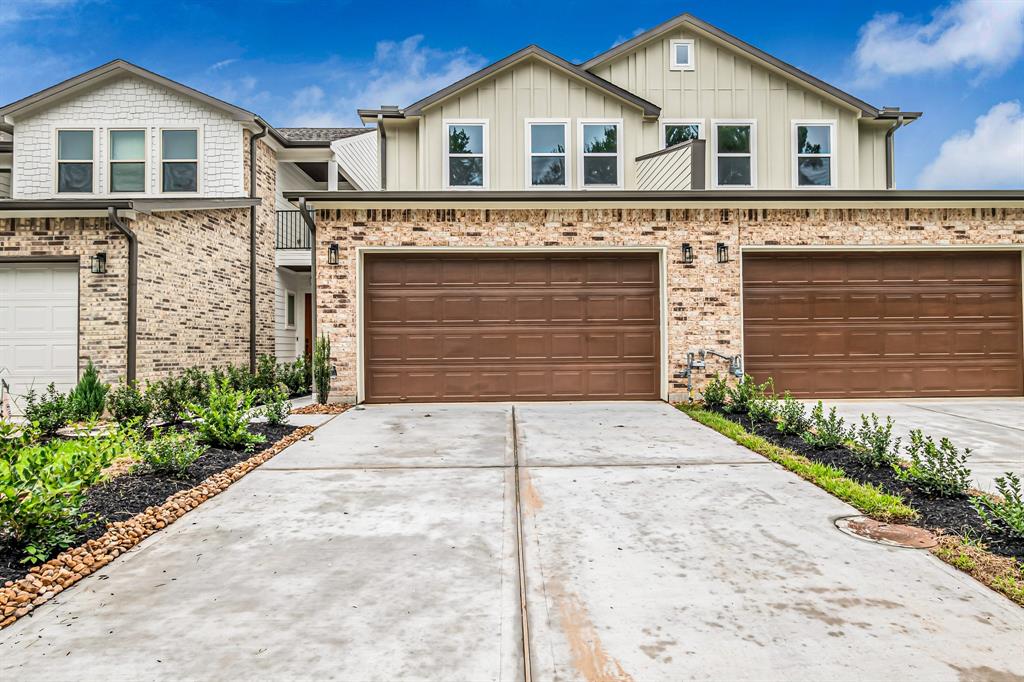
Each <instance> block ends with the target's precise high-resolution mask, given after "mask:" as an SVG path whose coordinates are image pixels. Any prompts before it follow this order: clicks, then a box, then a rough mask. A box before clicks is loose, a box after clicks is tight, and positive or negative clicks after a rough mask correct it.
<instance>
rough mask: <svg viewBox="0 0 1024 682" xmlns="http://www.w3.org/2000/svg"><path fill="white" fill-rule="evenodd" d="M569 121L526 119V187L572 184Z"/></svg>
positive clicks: (545, 187)
mask: <svg viewBox="0 0 1024 682" xmlns="http://www.w3.org/2000/svg"><path fill="white" fill-rule="evenodd" d="M568 149H569V120H568V119H555V118H534V119H527V120H526V186H527V187H531V188H536V189H565V188H566V187H568V186H569V153H568Z"/></svg>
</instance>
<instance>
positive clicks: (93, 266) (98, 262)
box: [89, 253, 107, 275]
mask: <svg viewBox="0 0 1024 682" xmlns="http://www.w3.org/2000/svg"><path fill="white" fill-rule="evenodd" d="M89 272H91V273H92V274H94V275H105V274H107V254H105V253H97V254H96V255H95V256H93V257H92V258H90V259H89Z"/></svg>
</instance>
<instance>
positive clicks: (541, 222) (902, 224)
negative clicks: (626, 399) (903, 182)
mask: <svg viewBox="0 0 1024 682" xmlns="http://www.w3.org/2000/svg"><path fill="white" fill-rule="evenodd" d="M317 222H318V229H317V244H316V246H315V248H314V250H313V253H314V256H315V257H316V258H317V259H318V260H317V268H318V281H317V311H318V315H319V319H318V324H319V326H320V331H322V332H327V333H328V334H329V335H330V338H331V344H332V352H333V360H334V364H335V366H336V368H337V371H338V376H337V378H336V379H335V380H334V382H333V385H332V400H335V401H338V400H346V399H348V400H351V399H352V397H353V396H354V395H355V393H356V373H357V364H356V338H357V333H358V320H357V318H356V311H355V299H356V291H357V289H356V270H355V263H356V249H357V248H358V247H361V246H364V247H365V246H375V247H381V246H457V247H463V248H465V247H471V248H488V247H537V248H538V249H543V248H544V247H551V246H562V247H591V248H593V247H597V248H600V247H613V246H664V247H667V253H668V263H667V270H668V282H667V295H668V362H669V367H668V371H669V376H670V377H672V376H673V375H674V374H675V373H677V372H680V371H682V370H683V369H684V368H685V366H686V353H687V351H692V350H697V349H700V348H713V349H716V350H720V351H722V352H724V353H729V354H736V353H741V352H742V320H741V315H740V247H741V246H754V245H759V246H766V245H768V246H771V245H778V246H793V247H799V246H810V245H833V246H850V247H857V246H879V245H921V246H925V245H929V246H966V245H1002V246H1005V245H1024V210H1020V209H974V210H970V209H764V210H760V209H751V210H727V209H723V210H717V209H700V210H697V209H579V210H563V209H551V210H545V209H503V210H493V209H492V210H482V209H481V210H443V209H442V210H430V209H421V210H379V211H364V210H359V211H357V210H327V211H321V212H320V213H319V217H318V221H317ZM331 242H337V243H338V244H339V246H340V247H341V264H340V265H338V266H333V267H332V266H329V265H328V264H327V245H328V244H329V243H331ZM684 242H689V243H690V244H691V245H692V246H693V249H694V254H695V262H694V263H693V264H692V265H683V263H682V259H681V246H682V244H683V243H684ZM717 242H725V243H726V244H727V245H728V246H729V249H730V253H731V256H732V259H731V261H730V262H729V263H725V264H719V263H717V262H716V258H715V246H716V244H717ZM711 370H712V371H715V370H718V371H724V370H725V365H724V364H723V365H722V366H721V367H714V366H712V367H711ZM700 383H701V382H698V385H699V384H700ZM669 387H670V389H669V390H670V397H671V398H673V399H674V398H679V397H681V394H682V392H683V391H684V390H685V384H684V383H683V382H682V381H680V380H675V379H671V380H670V383H669Z"/></svg>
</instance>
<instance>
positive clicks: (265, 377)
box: [252, 355, 281, 393]
mask: <svg viewBox="0 0 1024 682" xmlns="http://www.w3.org/2000/svg"><path fill="white" fill-rule="evenodd" d="M280 382H281V380H280V378H278V374H277V360H275V359H274V356H272V355H261V356H260V357H259V360H257V362H256V374H254V375H253V377H252V390H254V391H260V392H261V393H262V392H264V391H269V390H272V389H273V388H274V387H276V386H277V385H278V384H279V383H280Z"/></svg>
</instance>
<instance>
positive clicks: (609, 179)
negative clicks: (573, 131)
mask: <svg viewBox="0 0 1024 682" xmlns="http://www.w3.org/2000/svg"><path fill="white" fill-rule="evenodd" d="M580 157H581V160H580V176H581V182H580V185H581V186H582V187H583V188H584V189H588V188H600V187H605V188H607V187H621V186H622V121H621V120H617V121H605V120H598V121H580Z"/></svg>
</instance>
